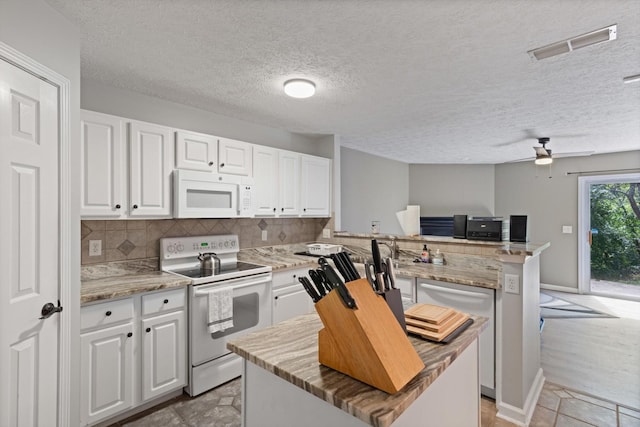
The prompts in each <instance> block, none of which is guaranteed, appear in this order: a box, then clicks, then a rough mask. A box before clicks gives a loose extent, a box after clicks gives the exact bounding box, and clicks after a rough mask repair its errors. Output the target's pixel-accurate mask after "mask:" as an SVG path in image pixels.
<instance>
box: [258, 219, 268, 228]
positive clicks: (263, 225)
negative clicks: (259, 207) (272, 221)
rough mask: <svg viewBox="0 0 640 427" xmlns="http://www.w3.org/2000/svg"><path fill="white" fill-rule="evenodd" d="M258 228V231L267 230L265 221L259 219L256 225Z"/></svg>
mask: <svg viewBox="0 0 640 427" xmlns="http://www.w3.org/2000/svg"><path fill="white" fill-rule="evenodd" d="M258 227H260V230H264V229H265V228H267V221H265V220H264V219H261V220H260V222H259V223H258Z"/></svg>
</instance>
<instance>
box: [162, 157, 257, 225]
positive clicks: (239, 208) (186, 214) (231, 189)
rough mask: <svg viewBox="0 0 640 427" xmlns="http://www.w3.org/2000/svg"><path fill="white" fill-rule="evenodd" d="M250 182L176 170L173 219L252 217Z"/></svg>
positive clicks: (174, 175) (241, 178)
mask: <svg viewBox="0 0 640 427" xmlns="http://www.w3.org/2000/svg"><path fill="white" fill-rule="evenodd" d="M253 214H254V212H253V182H252V180H251V179H250V178H248V177H240V176H235V175H219V174H213V173H209V172H196V171H190V170H180V169H176V170H174V171H173V217H174V218H236V217H252V216H253Z"/></svg>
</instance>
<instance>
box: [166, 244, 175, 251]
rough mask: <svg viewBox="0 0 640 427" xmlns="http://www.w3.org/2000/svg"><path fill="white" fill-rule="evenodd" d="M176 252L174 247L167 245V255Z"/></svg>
mask: <svg viewBox="0 0 640 427" xmlns="http://www.w3.org/2000/svg"><path fill="white" fill-rule="evenodd" d="M175 251H176V245H169V246H167V252H169V253H173V252H175Z"/></svg>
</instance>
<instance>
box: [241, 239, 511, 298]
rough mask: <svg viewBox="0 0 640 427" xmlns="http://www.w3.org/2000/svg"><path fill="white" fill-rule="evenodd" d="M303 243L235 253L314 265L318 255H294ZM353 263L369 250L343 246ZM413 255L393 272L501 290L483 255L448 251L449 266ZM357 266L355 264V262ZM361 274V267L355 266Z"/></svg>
mask: <svg viewBox="0 0 640 427" xmlns="http://www.w3.org/2000/svg"><path fill="white" fill-rule="evenodd" d="M304 249H305V246H304V245H283V246H267V247H262V248H251V249H242V250H241V251H240V253H239V254H238V259H239V260H241V261H247V262H254V263H257V264H264V265H270V266H271V267H272V268H273V272H274V273H275V272H277V271H279V270H287V269H292V268H310V269H311V268H316V267H318V258H316V257H310V256H305V255H295V254H294V252H299V251H304ZM345 250H346V251H347V252H348V253H349V254H350V255H351V259H352V260H353V261H354V262H355V263H362V262H364V260H365V259H367V258H371V253H370V251H368V250H367V249H365V248H360V247H357V246H353V247H352V246H345ZM411 255H412V254H410V253H403V251H401V254H400V264H399V267H398V268H396V270H395V273H396V275H398V276H405V277H418V278H421V279H431V280H439V281H442V282H451V283H460V284H463V285H470V286H481V287H485V288H490V289H500V283H499V281H498V272H499V268H498V267H497V264H496V263H495V262H492V261H491V260H488V259H487V258H486V257H480V256H471V255H460V254H450V255H447V257H448V259H449V260H450V262H449V264H448V265H433V264H424V263H413V262H412V259H413V258H409V257H410V256H411ZM356 266H358V265H357V264H356ZM358 270H359V272H360V275H361V276H362V277H364V267H362V266H361V265H360V266H359V268H358Z"/></svg>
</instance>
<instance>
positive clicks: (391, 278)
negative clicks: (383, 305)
mask: <svg viewBox="0 0 640 427" xmlns="http://www.w3.org/2000/svg"><path fill="white" fill-rule="evenodd" d="M387 275H388V276H389V285H390V286H391V289H396V271H395V267H394V266H393V259H391V258H387Z"/></svg>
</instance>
